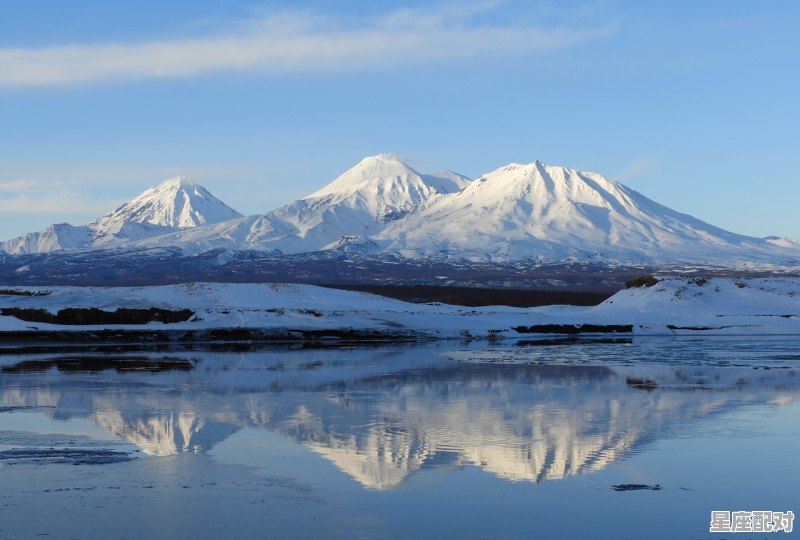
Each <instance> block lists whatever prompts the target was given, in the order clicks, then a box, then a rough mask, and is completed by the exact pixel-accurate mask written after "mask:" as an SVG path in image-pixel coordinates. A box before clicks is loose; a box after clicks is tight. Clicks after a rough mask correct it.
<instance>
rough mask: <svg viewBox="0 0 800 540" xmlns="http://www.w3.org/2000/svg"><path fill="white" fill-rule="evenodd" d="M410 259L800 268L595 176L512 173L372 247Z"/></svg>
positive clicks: (784, 250) (384, 234)
mask: <svg viewBox="0 0 800 540" xmlns="http://www.w3.org/2000/svg"><path fill="white" fill-rule="evenodd" d="M373 240H374V241H375V242H376V243H377V244H378V246H379V247H380V249H381V251H383V252H391V253H400V254H402V255H404V256H406V257H411V258H419V257H431V256H433V257H437V256H439V257H441V256H447V257H458V258H467V259H472V260H495V261H506V260H518V259H523V258H528V257H535V258H538V259H541V260H545V261H560V260H564V259H567V258H575V259H578V260H604V261H621V262H626V263H645V264H648V263H671V262H695V263H705V264H720V263H733V262H739V261H742V262H743V261H766V260H776V259H780V258H781V257H784V258H787V259H792V258H793V259H794V260H795V261H797V260H798V259H800V250H798V249H797V247H796V246H793V245H792V244H791V242H785V241H784V242H782V243H780V242H777V241H775V240H770V239H758V238H751V237H747V236H743V235H739V234H734V233H731V232H728V231H725V230H722V229H720V228H718V227H714V226H712V225H709V224H708V223H705V222H703V221H701V220H699V219H696V218H694V217H692V216H689V215H686V214H681V213H679V212H676V211H674V210H671V209H669V208H667V207H665V206H662V205H660V204H658V203H656V202H654V201H652V200H650V199H648V198H647V197H645V196H643V195H642V194H640V193H638V192H636V191H634V190H632V189H630V188H627V187H625V186H623V185H622V184H619V183H617V182H614V181H612V180H609V179H608V178H606V177H604V176H602V175H600V174H597V173H593V172H583V171H578V170H575V169H568V168H565V167H556V166H550V165H545V164H543V163H541V162H538V161H536V162H534V163H530V164H524V165H521V164H510V165H507V166H505V167H501V168H499V169H497V170H495V171H493V172H490V173H488V174H485V175H483V176H481V177H480V178H478V179H477V180H476V181H474V182H472V183H471V184H470V185H469V186H467V187H466V188H465V189H463V190H461V191H460V192H458V193H454V194H453V195H451V196H448V197H446V198H440V199H438V200H435V201H432V202H431V204H429V205H427V206H426V207H425V208H422V209H420V211H418V212H415V213H414V214H413V215H410V216H408V218H407V219H406V220H404V222H403V223H402V224H400V223H393V224H391V225H390V226H389V227H387V228H386V229H385V230H384V231H381V233H379V234H378V235H376V236H375V237H374V239H373Z"/></svg>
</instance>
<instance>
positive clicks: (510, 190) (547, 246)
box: [0, 154, 800, 267]
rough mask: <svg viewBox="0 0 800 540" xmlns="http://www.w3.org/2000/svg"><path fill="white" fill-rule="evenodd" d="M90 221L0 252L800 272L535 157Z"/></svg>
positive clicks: (356, 177) (382, 160)
mask: <svg viewBox="0 0 800 540" xmlns="http://www.w3.org/2000/svg"><path fill="white" fill-rule="evenodd" d="M187 200H188V204H185V203H186V201H187ZM83 227H84V228H81V227H74V226H71V225H68V224H60V225H54V226H51V227H50V228H49V229H48V230H46V231H42V232H41V233H31V234H30V235H27V237H21V238H20V239H15V240H12V241H9V242H6V243H5V244H0V248H2V249H5V251H6V252H8V253H12V254H18V253H36V252H53V251H57V250H63V251H65V252H69V251H70V250H76V249H77V250H81V249H95V248H98V247H100V248H102V247H114V248H115V249H123V248H131V249H139V250H141V249H151V248H170V249H177V250H179V251H180V252H181V253H182V254H183V255H186V256H191V255H195V254H200V253H204V252H208V251H209V250H222V251H225V252H231V253H233V252H237V251H256V252H263V253H268V254H272V255H275V256H281V255H297V254H304V253H307V254H313V253H318V252H341V253H342V254H343V255H346V254H358V255H359V256H374V257H386V256H388V257H401V258H405V259H426V260H442V261H453V260H464V261H473V262H485V263H501V262H509V261H529V262H531V263H533V264H537V263H558V262H576V261H578V262H579V261H586V262H591V263H602V264H612V265H613V264H628V265H641V264H646V265H664V264H703V265H717V266H734V267H735V266H741V265H744V266H748V265H756V266H757V265H800V242H798V241H795V240H791V239H785V238H778V237H768V238H754V237H749V236H745V235H740V234H736V233H732V232H729V231H725V230H723V229H720V228H718V227H715V226H713V225H710V224H708V223H706V222H704V221H702V220H699V219H697V218H694V217H692V216H689V215H687V214H682V213H680V212H677V211H675V210H672V209H670V208H668V207H666V206H664V205H661V204H659V203H657V202H655V201H653V200H651V199H648V198H647V197H645V196H644V195H642V194H641V193H639V192H637V191H635V190H633V189H631V188H628V187H626V186H624V185H623V184H620V183H618V182H615V181H613V180H611V179H609V178H607V177H605V176H603V175H601V174H599V173H595V172H587V171H580V170H577V169H571V168H567V167H560V166H553V165H546V164H544V163H542V162H540V161H538V160H537V161H534V162H532V163H527V164H520V163H511V164H508V165H505V166H503V167H499V168H498V169H495V170H494V171H491V172H488V173H485V174H483V175H481V176H479V177H478V178H477V179H475V180H470V179H469V178H466V177H464V176H462V175H459V174H457V173H454V172H452V171H443V172H440V173H436V174H432V175H427V174H423V173H420V172H418V171H417V170H416V169H414V168H413V167H411V166H410V165H408V164H407V163H405V162H404V161H403V160H402V159H400V158H398V157H397V156H395V155H393V154H379V155H376V156H369V157H367V158H364V159H363V160H361V161H360V162H359V163H357V164H356V165H354V166H353V167H351V168H350V169H348V170H347V171H345V172H344V173H342V174H341V175H339V176H338V177H336V178H335V179H334V180H332V181H331V182H329V183H328V184H326V185H325V186H323V187H322V188H320V189H318V190H316V191H314V192H312V193H311V194H309V195H307V196H305V197H303V198H300V199H297V200H295V201H292V202H290V203H288V204H286V205H284V206H282V207H280V208H277V209H275V210H272V211H270V212H267V213H265V214H261V215H251V216H241V214H239V213H238V212H236V211H235V210H233V209H231V208H230V207H228V206H227V205H225V204H224V203H222V202H221V201H219V199H216V198H215V197H214V196H213V195H211V194H210V193H209V192H208V191H207V190H205V188H202V186H197V185H195V184H193V183H192V182H190V181H188V180H187V179H185V178H183V177H177V178H173V179H170V180H167V181H165V182H163V183H162V184H160V185H159V186H156V187H155V188H150V189H149V190H147V191H145V192H144V193H142V195H140V196H139V197H137V198H136V199H134V200H132V201H131V202H129V203H127V204H125V205H122V206H121V207H120V208H118V209H116V210H114V211H113V212H110V213H109V214H106V215H105V216H103V217H102V218H99V219H98V220H96V221H95V222H94V223H92V224H89V225H87V226H83ZM87 228H88V229H87ZM35 235H38V236H35ZM89 236H91V237H92V238H91V240H90V241H87V238H88V237H89ZM9 246H10V247H11V249H9ZM15 249H16V251H15ZM36 250H40V251H36ZM227 258H228V259H229V257H227ZM218 260H219V261H220V262H221V263H224V261H225V260H226V256H221V257H220V258H218Z"/></svg>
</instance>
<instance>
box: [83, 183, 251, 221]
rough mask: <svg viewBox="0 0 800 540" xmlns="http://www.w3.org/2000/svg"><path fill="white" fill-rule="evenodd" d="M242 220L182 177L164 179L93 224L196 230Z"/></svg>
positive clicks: (238, 215)
mask: <svg viewBox="0 0 800 540" xmlns="http://www.w3.org/2000/svg"><path fill="white" fill-rule="evenodd" d="M237 217H242V215H241V214H240V213H239V212H237V211H236V210H234V209H233V208H231V207H230V206H228V205H227V204H225V203H224V202H222V201H220V200H219V199H217V198H216V197H214V196H213V195H212V194H211V193H209V192H208V190H207V189H206V188H204V187H203V186H200V185H197V184H195V183H193V182H192V181H191V180H188V179H187V178H186V177H185V176H178V177H175V178H170V179H169V180H165V181H164V182H162V183H161V184H159V185H157V186H156V187H153V188H150V189H148V190H147V191H145V192H144V193H142V194H141V195H139V196H138V197H136V198H135V199H133V200H132V201H130V202H128V203H125V204H123V205H122V206H120V207H119V208H117V209H116V210H114V211H113V212H111V213H109V214H106V215H105V216H103V217H101V218H100V219H98V220H97V221H96V222H95V223H97V224H101V223H102V224H113V223H120V222H126V223H146V224H149V225H157V226H159V227H169V228H172V229H186V228H190V227H200V226H202V225H209V224H211V223H219V222H220V221H227V220H229V219H234V218H237Z"/></svg>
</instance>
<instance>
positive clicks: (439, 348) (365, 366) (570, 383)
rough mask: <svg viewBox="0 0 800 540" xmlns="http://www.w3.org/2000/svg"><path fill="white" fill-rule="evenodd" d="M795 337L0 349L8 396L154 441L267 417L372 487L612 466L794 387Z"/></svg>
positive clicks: (206, 444) (3, 391) (9, 402)
mask: <svg viewBox="0 0 800 540" xmlns="http://www.w3.org/2000/svg"><path fill="white" fill-rule="evenodd" d="M792 350H793V347H792V344H783V345H781V344H775V343H771V344H770V345H769V346H764V344H761V345H759V344H756V345H747V346H742V344H737V343H732V342H731V343H728V342H720V343H716V344H714V343H706V342H698V343H694V344H692V343H689V344H688V346H687V343H681V344H680V346H679V347H678V348H675V347H674V346H673V345H672V344H670V343H669V342H663V341H655V342H645V343H634V344H632V343H629V342H622V343H572V344H568V345H565V346H560V347H556V346H552V347H543V346H541V344H536V345H535V346H533V345H531V346H523V347H514V348H512V347H509V348H490V349H468V348H467V349H459V348H458V347H455V346H452V345H435V346H424V347H419V346H417V347H412V346H405V347H392V348H384V349H331V350H286V351H260V352H250V353H225V352H206V353H199V352H197V351H193V352H190V353H189V352H176V353H171V354H170V355H169V356H163V355H161V356H159V355H153V354H139V355H135V354H134V355H126V356H125V357H119V356H113V355H104V354H96V353H91V354H89V353H87V354H84V355H80V356H76V355H70V357H69V358H66V357H63V356H53V357H48V356H46V355H37V356H35V357H29V356H19V357H14V356H4V357H2V358H0V362H2V364H3V366H2V373H0V377H1V378H0V411H6V412H5V414H13V411H14V410H17V409H24V410H26V411H30V410H31V409H33V410H38V411H41V413H42V414H46V415H48V416H49V417H51V418H53V419H57V420H67V419H70V418H86V419H89V420H91V421H92V422H94V423H96V424H97V425H98V426H101V427H102V428H103V429H105V430H107V431H109V432H111V433H113V434H116V435H117V436H119V437H120V438H122V439H124V440H126V441H128V442H131V443H133V444H135V445H137V446H138V447H139V448H140V449H141V450H142V451H143V452H144V453H146V454H148V455H151V456H168V455H175V454H181V453H200V452H206V451H208V450H210V449H212V448H213V447H214V446H215V445H217V444H218V443H219V442H221V441H223V440H226V439H228V438H229V437H230V436H231V435H232V434H234V433H236V432H237V431H239V430H241V429H243V428H247V427H249V428H258V429H263V430H268V431H270V432H273V433H278V434H281V435H282V436H284V437H286V438H288V439H289V440H291V441H294V442H296V443H297V444H300V445H303V446H304V447H306V448H308V449H311V450H312V451H313V452H315V453H316V454H318V455H319V456H322V457H323V458H325V459H326V460H329V461H330V462H332V463H333V464H334V465H335V466H336V467H338V468H339V469H340V470H341V471H343V472H345V473H346V474H348V475H349V476H351V477H352V478H354V479H355V480H357V481H358V482H359V483H360V484H362V485H363V486H365V487H368V488H372V489H382V490H383V489H391V488H394V487H396V486H398V485H400V484H402V483H403V482H404V481H405V480H406V479H407V478H409V476H410V475H412V474H414V473H415V472H416V471H419V470H421V469H425V468H439V469H453V468H459V467H465V466H475V467H480V468H481V469H483V470H485V471H487V472H489V473H491V474H493V475H495V476H497V477H500V478H504V479H508V480H512V481H528V482H542V481H544V480H551V479H559V478H564V477H566V476H570V475H576V474H583V473H589V472H593V471H598V470H600V469H603V468H604V467H606V466H608V465H609V464H610V463H613V462H615V461H618V460H620V459H622V458H624V457H625V456H626V455H629V454H631V453H633V452H637V451H641V450H642V449H644V448H646V446H647V444H648V443H650V442H652V441H654V440H657V439H658V438H659V437H662V436H666V435H668V434H674V433H675V431H676V430H680V429H681V428H682V427H683V426H685V425H687V424H689V423H691V422H694V421H696V420H698V419H701V418H704V417H709V416H712V415H715V414H720V413H722V412H725V411H730V410H732V409H735V408H737V407H741V406H744V405H747V404H764V403H772V404H788V403H794V402H796V401H797V399H798V395H799V394H798V392H797V390H798V382H800V378H798V377H797V376H796V375H797V368H798V365H800V364H798V362H797V358H796V357H795V356H793V353H792ZM0 444H3V442H2V440H0ZM240 451H241V452H243V453H252V452H257V451H259V450H258V449H256V448H247V447H243V448H241V449H240Z"/></svg>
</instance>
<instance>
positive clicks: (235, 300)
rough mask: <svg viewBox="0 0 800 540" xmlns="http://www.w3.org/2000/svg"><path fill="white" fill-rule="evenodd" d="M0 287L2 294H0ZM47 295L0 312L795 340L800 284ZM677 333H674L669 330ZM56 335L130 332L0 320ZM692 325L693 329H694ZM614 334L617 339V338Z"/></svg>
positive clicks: (207, 323)
mask: <svg viewBox="0 0 800 540" xmlns="http://www.w3.org/2000/svg"><path fill="white" fill-rule="evenodd" d="M0 288H2V287H0ZM25 290H34V291H49V292H50V293H51V294H50V295H47V296H8V295H2V296H0V308H3V307H25V308H40V309H47V310H49V311H51V312H56V311H58V310H59V309H63V308H67V307H96V308H101V309H105V310H114V309H116V308H118V307H127V308H149V307H159V308H164V309H185V308H186V309H191V310H193V311H195V315H196V318H195V319H193V320H190V321H187V322H184V323H175V324H168V325H165V324H161V323H151V324H150V325H148V326H147V328H149V329H169V328H175V329H203V328H232V327H246V328H258V329H268V330H269V329H273V330H274V329H298V330H300V329H305V330H314V329H320V330H325V329H327V330H348V329H355V330H378V331H383V332H386V333H393V332H396V333H405V334H413V335H417V336H427V337H438V338H463V337H465V336H471V337H476V338H486V337H489V336H490V335H494V336H497V337H505V338H531V337H536V336H537V335H541V334H526V333H519V332H517V331H516V330H514V328H515V327H518V326H524V327H529V326H531V325H548V324H570V325H572V324H574V325H581V324H595V325H633V334H647V335H651V334H652V335H659V334H675V333H684V334H693V335H695V334H700V335H706V334H795V335H796V334H800V318H799V317H800V278H771V279H750V280H732V279H723V278H714V279H709V280H707V281H703V280H693V279H691V278H688V279H687V278H666V279H662V280H661V281H660V282H659V283H658V284H656V285H655V286H653V287H650V288H635V289H626V290H623V291H620V292H619V293H617V294H616V295H614V296H613V297H611V298H610V299H608V300H607V301H605V302H603V303H602V304H600V305H598V306H594V307H577V306H546V307H538V308H528V309H523V308H512V307H505V306H493V307H482V308H467V307H459V306H450V305H443V304H435V305H433V304H410V303H406V302H401V301H399V300H392V299H388V298H383V297H379V296H375V295H371V294H366V293H359V292H350V291H341V290H335V289H326V288H321V287H316V286H312V285H286V284H221V283H189V284H183V285H170V286H159V287H47V288H44V287H26V288H25ZM670 325H671V326H672V327H679V328H670ZM32 327H35V328H38V329H40V330H47V329H50V330H53V329H59V330H62V331H70V330H85V329H100V328H112V327H113V328H127V329H141V328H143V327H142V326H138V325H137V326H134V325H117V326H114V325H106V326H92V327H86V326H80V327H76V326H61V325H50V324H41V323H29V322H25V321H21V320H19V319H17V318H15V317H11V316H0V330H1V331H29V330H31V329H32ZM697 327H701V328H703V330H698V329H697ZM623 335H624V334H623Z"/></svg>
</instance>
